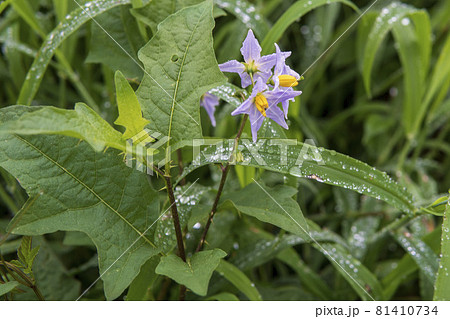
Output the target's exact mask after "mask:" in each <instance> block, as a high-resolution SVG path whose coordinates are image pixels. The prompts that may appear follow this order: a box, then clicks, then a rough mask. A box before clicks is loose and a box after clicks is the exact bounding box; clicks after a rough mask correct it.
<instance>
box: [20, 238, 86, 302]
mask: <svg viewBox="0 0 450 319" xmlns="http://www.w3.org/2000/svg"><path fill="white" fill-rule="evenodd" d="M33 240H34V241H35V243H36V244H38V245H39V246H40V250H39V254H38V255H37V257H36V260H35V262H34V265H33V275H34V277H35V279H36V285H37V286H38V288H39V290H40V291H41V292H42V294H43V296H44V298H45V300H54V301H56V300H67V301H70V300H75V299H76V298H77V297H78V296H79V295H80V289H81V283H80V282H79V281H78V280H77V279H75V278H74V277H72V276H70V275H69V273H68V271H67V269H66V267H65V266H64V264H63V261H62V260H61V259H60V258H59V257H58V255H57V254H56V251H55V250H54V249H52V245H51V243H50V242H47V241H46V240H45V239H44V238H43V237H42V236H41V237H34V238H33ZM18 297H19V296H18ZM24 297H25V296H24ZM18 299H19V298H18ZM26 299H28V298H26Z"/></svg>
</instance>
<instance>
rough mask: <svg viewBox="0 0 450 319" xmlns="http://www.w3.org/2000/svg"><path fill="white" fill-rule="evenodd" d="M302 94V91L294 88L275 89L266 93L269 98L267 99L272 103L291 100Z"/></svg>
mask: <svg viewBox="0 0 450 319" xmlns="http://www.w3.org/2000/svg"><path fill="white" fill-rule="evenodd" d="M300 94H302V91H294V89H292V88H286V89H284V90H283V89H281V88H278V89H274V90H272V91H270V92H266V93H265V94H264V95H265V97H266V99H267V101H268V102H269V105H270V104H278V103H281V102H283V101H286V100H290V99H293V98H295V97H296V96H299V95H300Z"/></svg>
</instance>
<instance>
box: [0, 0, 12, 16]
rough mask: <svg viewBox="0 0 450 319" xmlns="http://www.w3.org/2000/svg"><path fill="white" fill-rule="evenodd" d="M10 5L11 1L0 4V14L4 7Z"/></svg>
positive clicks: (6, 0)
mask: <svg viewBox="0 0 450 319" xmlns="http://www.w3.org/2000/svg"><path fill="white" fill-rule="evenodd" d="M10 3H11V0H5V1H3V2H2V3H0V14H1V13H2V12H3V10H5V9H6V7H7V6H8V5H9V4H10Z"/></svg>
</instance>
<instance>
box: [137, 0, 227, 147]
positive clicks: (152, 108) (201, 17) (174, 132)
mask: <svg viewBox="0 0 450 319" xmlns="http://www.w3.org/2000/svg"><path fill="white" fill-rule="evenodd" d="M213 27H214V19H213V16H212V2H211V1H205V2H204V3H201V4H199V5H195V6H191V7H188V8H185V9H182V10H180V11H178V12H177V13H175V14H173V15H171V16H169V17H168V18H167V19H166V20H164V21H163V22H162V23H161V24H160V25H159V28H158V32H157V33H156V34H155V35H154V37H153V38H152V39H151V40H150V42H149V43H147V45H145V46H144V47H143V48H142V49H141V50H140V51H139V59H140V60H141V61H142V62H143V63H144V66H145V70H146V74H145V75H144V78H143V80H142V83H141V85H140V87H139V89H138V91H137V95H138V98H139V101H140V102H141V106H142V111H143V113H144V117H145V118H147V119H150V120H151V123H150V127H151V128H152V129H154V130H156V131H158V132H160V133H162V134H164V135H165V136H167V137H169V138H170V139H172V142H177V141H180V140H190V139H194V138H198V137H201V134H202V133H201V126H200V106H199V103H200V97H201V96H202V95H203V94H204V93H205V92H206V91H208V90H209V89H211V88H213V87H216V86H218V85H220V84H222V83H223V82H224V81H225V77H224V76H223V74H222V73H221V72H220V70H219V67H218V65H217V61H216V58H215V55H214V50H213V45H212V40H213V39H212V33H211V32H212V28H213ZM172 144H173V143H172Z"/></svg>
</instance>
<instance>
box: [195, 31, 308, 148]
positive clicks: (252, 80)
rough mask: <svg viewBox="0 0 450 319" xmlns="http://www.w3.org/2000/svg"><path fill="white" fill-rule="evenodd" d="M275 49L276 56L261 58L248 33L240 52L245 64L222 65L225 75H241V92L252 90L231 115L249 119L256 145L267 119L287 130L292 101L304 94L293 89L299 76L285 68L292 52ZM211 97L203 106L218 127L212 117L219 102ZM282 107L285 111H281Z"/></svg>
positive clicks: (209, 95) (205, 97)
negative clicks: (241, 115)
mask: <svg viewBox="0 0 450 319" xmlns="http://www.w3.org/2000/svg"><path fill="white" fill-rule="evenodd" d="M275 49H276V52H275V53H273V54H269V55H265V56H261V46H260V45H259V43H258V40H257V39H256V38H255V36H254V34H253V31H252V30H249V31H248V34H247V37H246V38H245V40H244V42H243V44H242V48H241V54H242V56H243V58H244V62H238V61H236V60H231V61H228V62H225V63H223V64H220V65H219V67H220V70H221V71H222V72H233V73H237V74H239V76H240V78H241V86H242V88H248V90H251V91H250V96H249V98H248V99H247V100H245V101H244V102H243V103H242V104H241V105H240V106H239V107H238V108H237V109H235V110H234V111H233V112H232V113H231V115H233V116H234V115H238V114H248V115H249V119H250V124H251V129H252V137H253V141H254V142H256V140H257V133H258V130H259V129H260V127H261V125H262V123H263V121H264V118H265V117H268V118H270V119H271V120H273V121H275V122H276V123H278V124H279V125H281V126H282V127H284V128H285V129H287V128H288V126H287V124H286V118H287V113H288V108H289V101H293V100H294V98H295V97H296V96H298V95H300V94H302V92H301V91H295V90H294V89H293V87H294V86H296V85H298V81H299V80H300V76H299V74H298V73H297V72H295V71H293V70H291V68H290V67H289V66H287V65H286V58H288V57H289V56H290V55H291V52H282V51H281V50H280V48H279V47H278V45H277V44H275ZM249 87H250V88H249ZM211 96H212V95H211V94H209V93H206V94H205V95H204V97H203V98H202V101H201V105H202V106H204V107H205V109H206V110H207V112H208V114H209V116H210V118H211V122H212V123H213V125H215V120H214V115H213V114H214V108H215V106H216V105H217V104H218V102H217V101H218V100H216V99H214V98H211ZM212 97H213V96H212ZM279 103H281V105H282V108H283V110H281V109H280V108H279V107H278V104H279Z"/></svg>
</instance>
